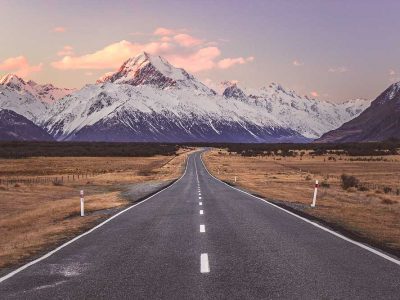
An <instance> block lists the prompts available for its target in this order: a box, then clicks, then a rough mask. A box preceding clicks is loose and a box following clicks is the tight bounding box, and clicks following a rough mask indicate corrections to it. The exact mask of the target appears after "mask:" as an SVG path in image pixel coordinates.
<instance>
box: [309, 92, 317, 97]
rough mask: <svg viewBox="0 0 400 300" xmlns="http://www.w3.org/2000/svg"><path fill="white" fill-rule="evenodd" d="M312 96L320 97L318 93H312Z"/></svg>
mask: <svg viewBox="0 0 400 300" xmlns="http://www.w3.org/2000/svg"><path fill="white" fill-rule="evenodd" d="M310 95H311V96H313V97H319V94H318V92H316V91H312V92H310Z"/></svg>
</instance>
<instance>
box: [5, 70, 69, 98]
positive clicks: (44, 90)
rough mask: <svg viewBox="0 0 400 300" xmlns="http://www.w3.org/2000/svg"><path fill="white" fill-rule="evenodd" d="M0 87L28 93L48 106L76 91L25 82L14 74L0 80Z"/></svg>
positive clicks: (30, 81)
mask: <svg viewBox="0 0 400 300" xmlns="http://www.w3.org/2000/svg"><path fill="white" fill-rule="evenodd" d="M0 85H3V86H8V87H9V88H11V89H13V90H15V91H18V93H20V94H26V93H29V94H31V95H32V96H34V97H36V98H37V99H39V100H40V101H42V102H44V103H50V104H51V103H53V102H55V101H57V100H58V99H61V98H63V97H65V96H66V95H69V94H72V93H73V92H75V91H76V90H75V89H66V88H58V87H55V86H54V85H52V84H43V85H41V84H37V83H36V82H34V81H32V80H29V81H27V82H26V81H24V80H23V79H22V78H20V77H18V76H16V75H14V74H7V75H5V76H3V77H2V78H0Z"/></svg>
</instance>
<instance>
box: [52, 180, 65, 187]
mask: <svg viewBox="0 0 400 300" xmlns="http://www.w3.org/2000/svg"><path fill="white" fill-rule="evenodd" d="M53 185H54V186H62V185H64V184H63V183H62V182H61V181H60V180H53Z"/></svg>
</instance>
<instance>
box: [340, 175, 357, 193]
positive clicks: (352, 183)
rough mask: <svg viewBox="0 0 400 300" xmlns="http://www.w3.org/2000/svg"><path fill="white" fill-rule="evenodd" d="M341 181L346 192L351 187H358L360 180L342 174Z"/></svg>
mask: <svg viewBox="0 0 400 300" xmlns="http://www.w3.org/2000/svg"><path fill="white" fill-rule="evenodd" d="M341 179H342V188H343V189H344V190H347V189H349V188H351V187H357V186H358V184H359V180H358V179H357V178H356V177H354V176H350V175H346V174H342V176H341Z"/></svg>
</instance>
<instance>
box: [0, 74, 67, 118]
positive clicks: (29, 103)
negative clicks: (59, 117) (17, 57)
mask: <svg viewBox="0 0 400 300" xmlns="http://www.w3.org/2000/svg"><path fill="white" fill-rule="evenodd" d="M72 92H74V90H72V89H61V88H56V87H54V86H53V85H51V84H46V85H40V84H37V83H35V82H33V81H28V82H25V81H24V80H23V79H22V78H20V77H18V76H16V75H13V74H8V75H5V76H3V77H2V78H0V109H7V110H12V111H14V112H16V113H17V114H19V115H22V116H24V117H25V118H27V119H28V120H31V121H32V122H34V123H35V124H36V125H41V124H42V123H43V122H44V121H45V120H46V119H47V111H48V109H49V107H50V106H51V104H52V103H53V102H54V101H56V100H58V99H59V98H60V97H64V96H65V95H66V94H70V93H72Z"/></svg>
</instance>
